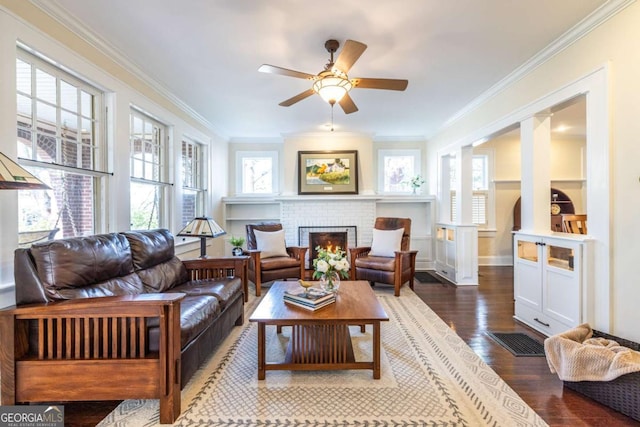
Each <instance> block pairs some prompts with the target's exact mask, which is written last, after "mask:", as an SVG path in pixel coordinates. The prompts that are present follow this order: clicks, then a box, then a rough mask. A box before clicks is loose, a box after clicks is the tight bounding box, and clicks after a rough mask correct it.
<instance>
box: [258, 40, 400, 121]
mask: <svg viewBox="0 0 640 427" xmlns="http://www.w3.org/2000/svg"><path fill="white" fill-rule="evenodd" d="M324 47H325V48H326V49H327V51H328V52H329V53H330V54H331V58H330V59H329V63H328V64H327V65H325V67H324V70H323V71H320V72H319V73H318V74H316V75H314V74H308V73H303V72H301V71H295V70H289V69H287V68H282V67H276V66H275V65H268V64H263V65H261V66H260V68H259V69H258V71H260V72H262V73H271V74H280V75H282V76H289V77H297V78H299V79H307V80H310V81H312V82H313V84H312V86H311V88H309V89H307V90H305V91H304V92H301V93H299V94H297V95H296V96H294V97H292V98H289V99H287V100H286V101H282V102H281V103H280V104H279V105H281V106H283V107H289V106H291V105H293V104H295V103H296V102H299V101H302V100H303V99H305V98H308V97H310V96H311V95H313V94H314V93H317V94H318V95H320V96H321V97H322V99H324V100H325V101H327V102H328V103H329V104H331V106H332V107H333V106H334V104H336V103H338V104H340V107H342V110H343V111H344V112H345V113H346V114H350V113H355V112H356V111H358V107H356V104H355V103H354V102H353V100H352V99H351V97H350V96H349V91H350V90H351V89H354V88H362V89H386V90H400V91H402V90H405V89H406V88H407V85H408V84H409V82H408V81H407V80H398V79H369V78H362V77H356V78H353V79H350V78H349V77H348V76H347V73H348V72H349V70H350V69H351V67H352V66H353V64H354V63H355V62H356V61H357V60H358V58H360V55H362V53H363V52H364V51H365V49H366V48H367V45H366V44H364V43H360V42H357V41H353V40H347V41H346V42H345V44H344V47H343V48H342V50H341V51H340V54H339V55H338V58H337V59H336V60H335V62H334V60H333V54H334V53H335V52H336V51H337V50H338V47H340V43H339V42H338V41H337V40H327V41H326V42H325V44H324Z"/></svg>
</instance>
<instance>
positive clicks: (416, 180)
mask: <svg viewBox="0 0 640 427" xmlns="http://www.w3.org/2000/svg"><path fill="white" fill-rule="evenodd" d="M424 183H425V180H424V178H422V177H421V176H420V175H416V176H414V177H413V178H411V181H409V184H411V188H413V189H414V190H415V189H418V188H420V187H422V184H424Z"/></svg>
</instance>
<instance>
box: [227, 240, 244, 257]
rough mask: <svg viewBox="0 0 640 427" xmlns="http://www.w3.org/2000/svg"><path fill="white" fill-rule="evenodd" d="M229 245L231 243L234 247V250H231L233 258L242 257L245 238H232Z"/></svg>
mask: <svg viewBox="0 0 640 427" xmlns="http://www.w3.org/2000/svg"><path fill="white" fill-rule="evenodd" d="M229 243H231V246H233V249H232V250H231V253H232V254H233V256H240V255H242V245H243V244H244V237H235V236H231V238H230V239H229Z"/></svg>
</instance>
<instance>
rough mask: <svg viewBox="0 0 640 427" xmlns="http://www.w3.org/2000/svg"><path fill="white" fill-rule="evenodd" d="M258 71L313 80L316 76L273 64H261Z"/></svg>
mask: <svg viewBox="0 0 640 427" xmlns="http://www.w3.org/2000/svg"><path fill="white" fill-rule="evenodd" d="M258 71H260V72H261V73H271V74H280V75H281V76H289V77H297V78H299V79H307V80H313V79H314V78H316V77H317V76H315V75H313V74H309V73H303V72H302V71H295V70H289V69H288V68H282V67H276V66H275V65H269V64H262V65H261V66H260V68H258Z"/></svg>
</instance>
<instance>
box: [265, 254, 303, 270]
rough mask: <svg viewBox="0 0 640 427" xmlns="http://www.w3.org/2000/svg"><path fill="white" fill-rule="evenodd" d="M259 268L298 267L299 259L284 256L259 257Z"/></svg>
mask: <svg viewBox="0 0 640 427" xmlns="http://www.w3.org/2000/svg"><path fill="white" fill-rule="evenodd" d="M260 268H261V269H262V270H263V271H269V270H280V269H282V268H300V261H298V260H297V259H295V258H291V257H284V256H280V257H273V258H267V259H262V258H260Z"/></svg>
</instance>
